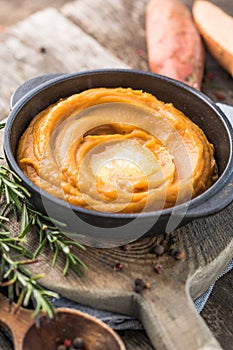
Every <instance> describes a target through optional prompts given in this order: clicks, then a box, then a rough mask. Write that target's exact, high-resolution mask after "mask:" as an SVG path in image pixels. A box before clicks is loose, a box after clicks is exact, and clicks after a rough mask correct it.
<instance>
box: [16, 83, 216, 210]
mask: <svg viewBox="0 0 233 350" xmlns="http://www.w3.org/2000/svg"><path fill="white" fill-rule="evenodd" d="M18 163H19V165H20V167H21V168H22V170H23V172H24V173H25V174H26V175H27V176H28V177H29V179H30V180H31V181H32V182H34V183H35V184H36V185H37V186H38V187H40V188H42V189H43V190H45V191H47V192H48V193H50V194H51V195H53V196H56V197H59V198H61V199H64V200H66V201H68V202H69V203H71V204H73V205H77V206H81V207H84V208H88V209H92V210H97V211H104V212H123V213H137V212H141V211H152V210H159V209H163V208H168V207H172V206H175V205H177V204H179V203H182V202H184V201H188V200H190V199H191V198H193V197H195V196H197V195H199V194H200V193H202V192H203V191H205V190H206V189H208V188H209V187H210V186H211V185H212V183H213V182H214V181H215V180H216V178H217V171H216V169H217V167H216V162H215V159H214V148H213V145H212V144H210V143H209V142H208V140H207V138H206V136H205V134H204V133H203V131H202V130H201V129H200V128H199V127H198V126H197V125H196V124H194V123H193V122H192V121H191V120H190V119H188V118H187V117H186V116H185V115H184V114H183V113H182V112H181V111H179V110H177V109H176V108H175V107H174V106H173V105H172V104H170V103H169V104H166V103H164V102H162V101H159V100H158V99H157V98H156V97H155V96H153V95H151V94H149V93H146V92H142V91H138V90H132V89H130V88H128V89H124V88H115V89H109V88H96V89H90V90H86V91H83V92H81V93H79V94H75V95H72V96H70V97H68V98H66V99H61V100H59V101H58V102H57V103H56V104H54V105H52V106H49V107H48V108H47V109H46V110H44V111H42V112H41V113H39V114H38V115H37V116H36V117H35V118H34V119H33V120H32V121H31V123H30V125H29V126H28V128H27V129H26V131H25V132H24V134H23V135H22V137H21V139H20V141H19V148H18Z"/></svg>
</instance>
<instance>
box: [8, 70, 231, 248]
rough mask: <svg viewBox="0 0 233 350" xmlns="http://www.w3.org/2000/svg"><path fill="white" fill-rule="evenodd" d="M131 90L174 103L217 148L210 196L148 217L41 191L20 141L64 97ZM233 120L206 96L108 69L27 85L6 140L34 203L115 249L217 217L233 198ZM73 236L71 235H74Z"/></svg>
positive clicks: (82, 235) (17, 98) (78, 233)
mask: <svg viewBox="0 0 233 350" xmlns="http://www.w3.org/2000/svg"><path fill="white" fill-rule="evenodd" d="M119 86H121V87H131V88H133V89H142V90H144V91H146V92H149V93H152V94H153V95H155V96H156V97H158V98H159V99H160V100H162V101H164V102H172V103H173V104H174V106H175V107H176V108H178V109H180V110H181V111H183V112H184V113H185V114H186V115H187V116H188V117H189V118H190V119H191V120H192V121H194V122H195V123H196V124H198V125H199V127H200V128H201V129H202V130H203V131H204V132H205V134H206V135H207V137H208V139H209V141H210V142H211V143H213V144H214V146H215V155H216V160H217V165H218V170H219V175H220V176H219V179H218V180H217V181H216V183H214V184H213V185H212V186H211V187H210V188H209V189H208V190H207V191H205V192H204V193H203V194H201V195H199V196H198V197H196V198H194V199H192V200H191V201H189V202H186V203H183V204H180V205H177V206H175V207H173V208H169V209H165V210H161V211H154V212H147V213H142V214H120V213H113V214H111V213H103V212H96V211H91V210H87V209H84V208H80V207H75V206H72V205H69V204H68V203H66V202H65V201H63V200H60V199H57V198H55V197H53V196H51V195H49V194H48V193H46V192H44V191H42V190H41V189H39V188H38V187H36V186H35V185H34V184H33V183H32V182H31V181H30V180H29V179H28V178H27V177H26V176H25V175H24V174H23V172H22V171H21V169H20V168H19V166H18V164H17V162H16V158H15V154H16V150H17V144H18V141H19V138H20V136H21V135H22V133H23V131H24V130H25V128H26V127H27V126H28V124H29V122H30V121H31V119H32V118H33V117H34V116H35V115H36V114H37V113H38V112H40V111H41V110H43V109H45V108H46V107H48V106H49V105H50V104H53V103H54V102H56V101H57V100H58V99H60V98H62V97H67V96H70V95H72V94H74V93H78V92H81V91H83V90H86V89H89V88H93V87H119ZM232 148H233V127H232V120H231V121H230V117H229V116H228V117H227V116H226V115H225V114H224V113H223V112H222V111H221V109H220V108H219V107H218V106H217V105H216V104H215V103H213V102H212V101H211V100H210V99H209V98H208V97H206V96H205V95H204V94H202V93H200V92H198V91H196V90H194V89H192V88H190V87H189V86H187V85H185V84H182V83H180V82H177V81H175V80H172V79H169V78H166V77H163V76H159V75H155V74H151V73H146V72H139V71H133V70H122V69H105V70H95V71H87V72H81V73H73V74H62V75H59V74H53V75H48V76H42V77H38V78H35V79H33V80H31V81H28V82H26V83H25V84H24V85H22V86H21V87H20V88H19V89H18V90H17V91H16V93H15V94H14V96H13V98H12V111H11V113H10V115H9V118H8V121H7V124H6V127H5V135H4V151H5V156H6V159H7V162H8V163H9V165H10V167H11V168H12V169H13V170H14V171H15V172H16V173H17V174H18V175H19V177H20V178H21V179H22V181H23V184H24V185H25V187H27V188H28V190H29V191H30V193H31V198H30V201H31V202H32V203H33V205H34V206H35V207H36V208H37V209H38V210H40V211H42V212H45V213H46V214H47V215H48V216H49V217H51V218H54V219H57V220H59V221H61V222H63V223H65V224H67V234H68V235H69V236H70V237H72V238H73V239H78V240H79V241H80V240H81V241H83V242H84V243H86V244H90V245H95V246H100V247H101V246H103V247H110V246H114V245H122V244H125V243H128V242H130V241H133V240H135V239H137V238H139V237H141V236H144V235H153V234H161V233H164V232H170V231H172V230H174V229H175V228H177V227H179V226H181V225H184V224H186V223H188V222H189V221H191V220H192V219H195V218H198V217H203V216H209V215H211V214H214V213H217V212H219V211H220V210H222V209H223V208H225V207H226V206H227V205H229V204H230V203H231V201H232V197H233V152H232ZM68 232H69V233H68Z"/></svg>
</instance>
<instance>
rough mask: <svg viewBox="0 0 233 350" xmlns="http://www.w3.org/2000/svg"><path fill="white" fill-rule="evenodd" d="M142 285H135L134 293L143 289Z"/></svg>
mask: <svg viewBox="0 0 233 350" xmlns="http://www.w3.org/2000/svg"><path fill="white" fill-rule="evenodd" d="M143 289H144V287H142V286H141V285H140V284H137V285H135V287H134V291H135V292H136V293H141V292H142V291H143Z"/></svg>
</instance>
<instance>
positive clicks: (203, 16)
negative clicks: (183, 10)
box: [193, 0, 233, 76]
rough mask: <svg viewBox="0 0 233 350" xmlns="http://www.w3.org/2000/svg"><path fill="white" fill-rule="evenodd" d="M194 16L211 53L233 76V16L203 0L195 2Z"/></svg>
mask: <svg viewBox="0 0 233 350" xmlns="http://www.w3.org/2000/svg"><path fill="white" fill-rule="evenodd" d="M193 17H194V21H195V23H196V26H197V28H198V30H199V31H200V33H201V35H202V36H203V39H204V42H205V43H206V46H207V48H208V50H209V51H210V53H211V54H212V55H213V56H214V57H215V58H216V60H217V61H218V62H219V63H220V64H221V65H222V66H223V67H224V68H225V69H226V70H227V71H228V72H229V73H230V74H231V75H232V76H233V17H232V16H230V15H228V14H227V13H225V12H224V11H223V10H222V9H220V8H219V7H217V6H215V5H214V4H212V3H211V2H209V1H202V0H198V1H196V2H195V3H194V5H193Z"/></svg>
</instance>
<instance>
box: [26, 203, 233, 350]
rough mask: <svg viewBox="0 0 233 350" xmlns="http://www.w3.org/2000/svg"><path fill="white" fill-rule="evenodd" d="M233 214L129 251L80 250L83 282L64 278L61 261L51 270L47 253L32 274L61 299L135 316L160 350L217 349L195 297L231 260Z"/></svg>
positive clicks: (144, 242) (141, 243)
mask: <svg viewBox="0 0 233 350" xmlns="http://www.w3.org/2000/svg"><path fill="white" fill-rule="evenodd" d="M232 209H233V205H231V206H229V207H228V208H226V209H225V210H224V211H222V212H221V213H219V214H217V215H215V216H212V217H209V218H206V219H199V220H196V221H193V222H192V223H190V224H188V225H186V226H185V227H183V228H180V229H178V230H176V231H175V232H173V233H172V234H169V235H162V236H161V235H160V236H155V237H151V238H145V239H140V240H138V241H136V242H134V243H132V244H131V245H130V248H131V249H130V250H129V251H124V250H123V249H122V248H115V249H95V248H88V247H87V250H86V251H85V252H82V251H79V250H77V251H76V253H77V254H78V255H79V256H80V258H81V259H82V260H83V261H84V262H85V263H86V264H87V265H88V268H89V269H88V271H85V272H84V274H83V276H82V277H81V278H78V277H77V276H76V275H75V274H74V273H73V272H72V271H70V272H69V274H68V276H67V277H64V276H63V275H62V270H63V268H64V260H63V259H62V258H60V259H59V261H58V264H57V266H56V268H55V269H52V268H51V260H52V255H51V252H50V250H49V248H46V249H45V251H44V252H43V254H42V256H41V258H40V259H41V260H40V262H39V263H37V264H35V265H31V266H30V270H31V271H32V272H33V273H35V274H37V273H44V274H45V278H44V279H43V280H42V284H43V285H44V286H45V287H47V288H49V289H52V290H55V291H57V292H58V293H60V294H61V295H62V296H65V297H67V298H70V299H72V300H74V301H77V302H79V303H83V304H85V305H89V306H92V307H95V308H98V309H104V310H109V311H115V312H119V313H123V314H127V315H132V316H135V317H137V318H138V319H139V320H141V321H142V323H143V325H144V327H145V330H146V332H147V334H148V336H149V338H150V339H151V342H152V344H153V345H154V346H155V348H156V349H158V350H159V349H173V350H174V349H177V350H180V349H190V350H191V349H192V350H197V349H215V348H216V349H219V348H220V346H219V345H218V344H217V342H216V341H215V339H214V338H213V336H212V334H211V332H210V331H209V329H208V328H207V326H206V325H205V323H204V321H203V320H202V318H201V317H200V316H199V315H198V313H197V311H196V309H195V307H194V304H193V302H192V300H191V297H192V298H196V297H198V296H199V295H200V294H201V293H202V292H203V291H204V290H206V289H207V287H209V285H210V284H211V283H212V282H213V281H214V280H215V279H216V277H218V276H219V274H220V273H221V272H222V270H223V269H224V267H225V266H226V264H227V262H228V261H229V260H230V259H231V257H232V255H233V254H232V253H233V238H232V237H233V224H232ZM173 242H174V243H173ZM157 243H160V244H162V245H163V246H164V247H165V253H164V254H163V256H161V257H156V255H154V254H153V253H151V248H152V247H153V246H155V245H156V244H157ZM36 244H37V235H35V233H31V234H30V235H29V236H28V241H27V245H28V247H30V248H31V249H32V250H33V249H35V246H36ZM170 248H175V249H179V250H181V251H183V252H185V258H184V259H182V260H180V261H178V260H176V259H174V257H173V256H170V255H169V254H168V250H169V249H170ZM117 263H121V264H122V270H118V269H116V264H117ZM157 265H161V266H162V271H161V274H158V273H157V272H156V271H155V269H154V267H155V266H157ZM136 278H142V279H143V280H144V281H145V282H146V283H149V284H150V288H148V289H145V290H143V292H142V293H140V294H138V293H135V291H134V281H135V279H136Z"/></svg>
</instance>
